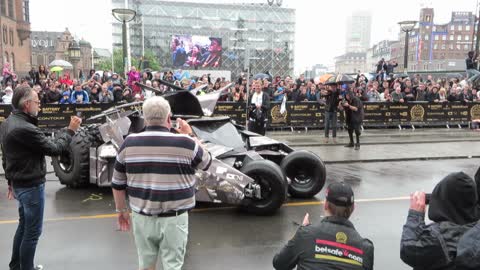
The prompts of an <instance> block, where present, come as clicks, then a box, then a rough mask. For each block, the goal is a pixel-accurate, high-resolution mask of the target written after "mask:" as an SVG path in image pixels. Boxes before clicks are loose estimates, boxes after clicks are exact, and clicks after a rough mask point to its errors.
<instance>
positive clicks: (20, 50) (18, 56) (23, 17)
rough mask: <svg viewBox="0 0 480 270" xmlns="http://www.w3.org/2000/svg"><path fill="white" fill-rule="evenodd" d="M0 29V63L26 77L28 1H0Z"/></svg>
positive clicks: (28, 42)
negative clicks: (6, 64) (6, 63)
mask: <svg viewBox="0 0 480 270" xmlns="http://www.w3.org/2000/svg"><path fill="white" fill-rule="evenodd" d="M0 27H1V32H0V37H1V38H0V51H1V53H0V58H1V60H0V61H1V63H5V62H9V63H10V64H11V66H12V67H13V70H14V71H15V72H16V73H17V75H19V76H24V75H26V74H27V73H28V71H29V70H30V67H31V63H30V55H31V48H30V11H29V0H0Z"/></svg>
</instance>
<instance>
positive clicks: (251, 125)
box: [248, 81, 270, 135]
mask: <svg viewBox="0 0 480 270" xmlns="http://www.w3.org/2000/svg"><path fill="white" fill-rule="evenodd" d="M252 90H253V91H254V93H253V94H252V95H251V97H250V102H249V105H248V108H249V113H248V130H249V131H252V132H255V133H258V134H260V135H265V129H266V126H267V120H268V110H269V109H270V97H268V95H267V94H266V93H265V92H263V91H262V86H261V84H260V82H258V81H253V83H252Z"/></svg>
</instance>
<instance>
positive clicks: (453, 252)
mask: <svg viewBox="0 0 480 270" xmlns="http://www.w3.org/2000/svg"><path fill="white" fill-rule="evenodd" d="M429 203H430V207H429V209H428V217H429V219H430V220H431V221H433V223H432V224H428V225H426V224H425V208H426V206H425V205H426V194H425V193H424V192H418V191H417V192H415V193H414V194H412V195H411V196H410V210H409V211H408V217H407V222H406V224H405V225H404V226H403V233H402V240H401V243H400V258H401V259H402V261H404V262H405V263H406V264H408V265H410V266H411V267H413V269H414V270H416V269H421V270H434V269H442V270H459V269H461V270H467V269H468V270H470V269H472V270H473V269H479V266H480V243H479V242H478V241H475V238H476V239H478V235H479V234H480V225H479V224H478V220H479V218H480V215H479V207H478V192H477V184H476V183H475V182H474V181H473V179H472V178H470V177H469V176H468V175H466V174H465V173H463V172H458V173H452V174H449V175H448V176H446V177H445V178H444V179H443V180H442V181H440V183H438V184H437V186H436V187H435V188H434V190H433V192H432V195H431V198H430V202H429ZM475 224H477V225H476V226H475ZM473 235H475V238H472V236H473Z"/></svg>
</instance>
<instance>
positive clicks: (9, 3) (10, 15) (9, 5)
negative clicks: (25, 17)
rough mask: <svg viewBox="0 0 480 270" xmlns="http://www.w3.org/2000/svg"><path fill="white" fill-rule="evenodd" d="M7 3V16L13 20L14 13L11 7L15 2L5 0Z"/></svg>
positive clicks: (13, 0)
mask: <svg viewBox="0 0 480 270" xmlns="http://www.w3.org/2000/svg"><path fill="white" fill-rule="evenodd" d="M7 1H8V16H9V17H10V18H13V19H15V11H14V9H13V5H14V4H15V0H7Z"/></svg>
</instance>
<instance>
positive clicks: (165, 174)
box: [112, 97, 212, 270]
mask: <svg viewBox="0 0 480 270" xmlns="http://www.w3.org/2000/svg"><path fill="white" fill-rule="evenodd" d="M143 115H144V118H145V122H146V126H147V127H146V130H145V131H144V132H141V133H138V134H131V135H129V136H128V137H127V138H126V139H125V142H124V143H123V145H122V146H121V147H120V149H119V151H118V154H117V159H116V162H115V170H114V173H113V179H112V189H113V195H114V198H115V206H116V211H117V213H118V225H119V227H120V230H121V231H129V230H130V215H129V212H128V208H127V205H126V195H127V194H128V199H129V205H130V208H131V209H132V224H133V234H134V237H135V243H136V246H137V251H138V259H139V265H140V269H148V270H151V269H152V270H153V269H155V265H156V262H157V257H158V255H159V254H160V256H161V259H162V264H163V269H169V270H175V269H181V268H182V265H183V261H184V256H185V249H186V245H187V237H188V210H190V209H192V208H193V207H194V206H195V170H196V169H202V170H207V169H208V167H209V166H210V164H211V162H212V157H211V155H210V153H209V152H208V151H207V150H205V149H204V148H203V147H202V146H201V144H200V142H199V141H198V140H197V139H196V138H194V137H193V134H192V129H191V127H190V126H189V125H188V124H187V122H186V121H185V120H182V119H177V122H178V123H179V128H178V129H177V132H178V133H179V134H175V133H171V132H170V129H171V127H172V122H171V119H170V117H171V111H170V105H169V104H168V102H167V101H166V100H165V99H164V98H163V97H152V98H150V99H148V100H146V101H145V102H144V103H143Z"/></svg>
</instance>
